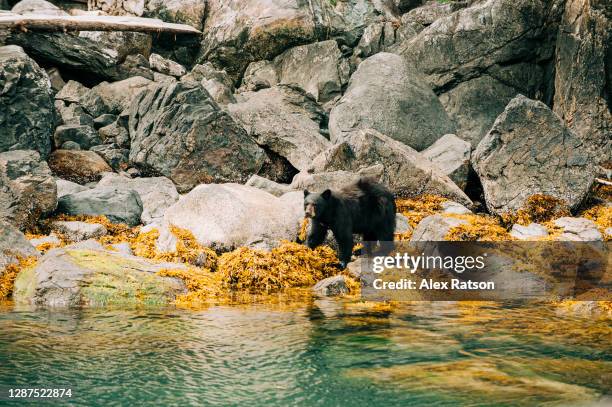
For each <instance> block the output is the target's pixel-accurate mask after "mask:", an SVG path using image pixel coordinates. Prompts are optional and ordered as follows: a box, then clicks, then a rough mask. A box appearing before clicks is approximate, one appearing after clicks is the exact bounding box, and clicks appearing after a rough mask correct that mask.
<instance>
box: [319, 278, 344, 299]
mask: <svg viewBox="0 0 612 407" xmlns="http://www.w3.org/2000/svg"><path fill="white" fill-rule="evenodd" d="M312 290H313V291H314V292H315V293H316V294H319V295H322V296H325V297H336V296H339V295H344V294H348V292H349V288H348V286H347V284H346V277H344V276H343V275H338V276H333V277H328V278H326V279H323V280H321V281H319V282H318V283H317V284H315V286H314V287H313V289H312Z"/></svg>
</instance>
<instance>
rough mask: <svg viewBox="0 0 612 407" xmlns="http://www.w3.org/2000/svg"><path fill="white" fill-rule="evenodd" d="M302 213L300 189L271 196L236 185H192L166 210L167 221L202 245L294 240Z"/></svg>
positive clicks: (271, 243) (270, 242) (235, 245)
mask: <svg viewBox="0 0 612 407" xmlns="http://www.w3.org/2000/svg"><path fill="white" fill-rule="evenodd" d="M303 216H304V210H303V194H302V192H290V193H288V194H285V195H283V196H281V197H280V198H277V197H275V196H274V195H271V194H269V193H267V192H265V191H262V190H261V189H257V188H254V187H249V186H246V185H239V184H209V185H200V186H198V187H196V188H194V189H193V190H192V191H191V192H189V193H188V194H187V195H185V196H183V197H182V198H181V200H180V201H178V202H177V203H175V204H174V205H172V206H171V207H170V208H168V209H167V210H166V214H165V216H164V220H165V222H166V223H167V224H170V225H174V226H177V227H179V228H182V229H187V230H189V231H190V232H191V233H193V235H194V236H195V238H196V239H197V240H198V242H199V243H200V244H202V245H204V246H209V247H215V248H218V249H232V248H236V247H239V246H249V245H255V244H258V245H267V246H268V247H269V246H274V245H275V244H277V243H278V242H279V241H280V240H294V239H295V238H296V237H297V234H298V231H299V226H300V221H301V220H302V218H303Z"/></svg>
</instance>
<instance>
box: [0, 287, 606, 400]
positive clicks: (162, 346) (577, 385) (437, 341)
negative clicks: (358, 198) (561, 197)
mask: <svg viewBox="0 0 612 407" xmlns="http://www.w3.org/2000/svg"><path fill="white" fill-rule="evenodd" d="M611 337H612V328H611V325H610V320H609V319H604V318H602V319H597V318H593V317H578V316H572V315H568V314H565V315H564V314H559V313H558V312H557V310H556V309H555V308H552V307H550V306H546V305H541V304H534V305H528V306H527V305H523V306H519V305H516V306H513V305H510V304H506V305H499V304H494V303H474V302H472V303H460V304H459V303H442V302H438V303H406V304H401V305H396V306H389V305H381V304H372V303H359V302H355V301H351V300H345V301H333V300H313V299H309V298H307V299H306V300H302V301H301V302H299V303H296V302H294V303H292V304H291V306H290V307H284V306H278V305H276V306H274V305H269V304H268V305H253V306H250V307H231V306H223V307H212V308H209V309H207V310H203V311H184V310H176V309H158V310H129V311H125V310H123V311H118V310H93V309H89V310H75V311H31V310H21V311H19V310H14V309H12V308H10V307H5V308H1V307H0V385H6V384H10V385H28V386H35V385H36V386H52V385H56V386H58V385H65V386H67V385H70V386H71V387H73V389H74V400H73V402H76V404H78V405H102V404H103V405H119V404H122V405H124V404H128V403H130V402H144V403H146V404H152V405H179V404H180V405H202V404H208V405H245V404H246V405H262V406H263V405H283V406H284V405H296V404H298V405H322V406H336V405H355V406H360V405H380V404H382V403H384V404H385V405H402V406H405V405H424V404H431V405H435V406H438V405H442V406H446V405H448V406H456V405H458V404H460V405H483V406H486V405H496V406H503V405H534V404H538V405H541V404H545V405H589V404H590V403H595V402H596V401H597V400H601V399H602V397H607V396H606V392H609V391H610V389H611V388H612V354H611V352H610V338H611ZM609 400H610V399H606V400H605V401H603V403H606V402H607V401H609Z"/></svg>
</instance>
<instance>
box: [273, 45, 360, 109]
mask: <svg viewBox="0 0 612 407" xmlns="http://www.w3.org/2000/svg"><path fill="white" fill-rule="evenodd" d="M274 65H275V67H276V72H277V74H278V83H280V84H287V85H291V84H295V85H297V86H299V87H300V88H302V89H304V90H305V91H306V92H307V93H309V94H310V95H312V96H314V98H315V99H316V100H317V101H318V102H320V103H325V102H328V101H331V100H334V99H336V98H337V97H339V96H341V95H342V89H343V88H344V86H345V85H346V83H347V82H348V80H349V69H350V68H349V65H348V62H347V61H346V60H345V59H344V58H342V53H341V52H340V49H339V48H338V43H337V42H336V41H334V40H329V41H321V42H315V43H313V44H307V45H300V46H297V47H293V48H291V49H289V50H287V51H285V52H283V53H282V54H281V55H279V56H278V57H276V58H274Z"/></svg>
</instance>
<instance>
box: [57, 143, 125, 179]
mask: <svg viewBox="0 0 612 407" xmlns="http://www.w3.org/2000/svg"><path fill="white" fill-rule="evenodd" d="M49 167H50V168H51V171H52V172H53V174H54V175H55V176H57V177H59V178H62V179H66V180H68V181H72V182H76V183H78V184H86V183H88V182H92V181H99V180H100V178H101V177H102V174H103V173H105V172H112V170H113V169H112V168H111V167H110V166H109V165H108V164H107V163H106V161H104V159H103V158H102V157H101V156H99V155H98V154H96V153H95V152H93V151H78V150H55V151H54V152H53V153H52V154H51V156H50V157H49Z"/></svg>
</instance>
